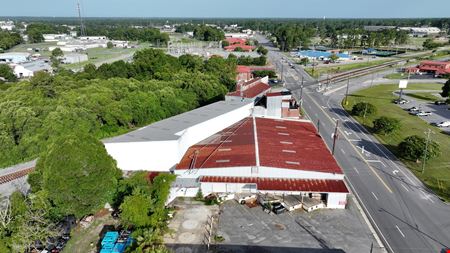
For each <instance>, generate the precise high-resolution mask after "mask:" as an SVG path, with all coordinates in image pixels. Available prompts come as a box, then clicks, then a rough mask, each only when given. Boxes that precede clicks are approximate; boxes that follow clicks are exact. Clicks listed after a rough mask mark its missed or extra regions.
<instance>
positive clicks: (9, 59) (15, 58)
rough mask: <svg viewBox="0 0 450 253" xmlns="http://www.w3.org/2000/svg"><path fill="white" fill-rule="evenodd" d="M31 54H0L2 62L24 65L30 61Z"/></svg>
mask: <svg viewBox="0 0 450 253" xmlns="http://www.w3.org/2000/svg"><path fill="white" fill-rule="evenodd" d="M30 57H31V54H30V53H23V52H10V53H3V54H0V62H6V63H22V62H27V61H29V60H30Z"/></svg>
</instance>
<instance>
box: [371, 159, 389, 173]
mask: <svg viewBox="0 0 450 253" xmlns="http://www.w3.org/2000/svg"><path fill="white" fill-rule="evenodd" d="M366 161H367V162H369V163H381V165H383V167H385V168H386V164H384V163H383V162H382V161H380V160H366ZM394 174H395V173H394Z"/></svg>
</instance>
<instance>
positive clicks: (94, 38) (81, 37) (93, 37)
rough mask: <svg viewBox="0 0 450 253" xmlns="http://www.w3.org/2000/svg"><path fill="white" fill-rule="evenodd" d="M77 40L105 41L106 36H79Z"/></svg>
mask: <svg viewBox="0 0 450 253" xmlns="http://www.w3.org/2000/svg"><path fill="white" fill-rule="evenodd" d="M78 39H79V40H107V39H108V38H106V36H80V37H78Z"/></svg>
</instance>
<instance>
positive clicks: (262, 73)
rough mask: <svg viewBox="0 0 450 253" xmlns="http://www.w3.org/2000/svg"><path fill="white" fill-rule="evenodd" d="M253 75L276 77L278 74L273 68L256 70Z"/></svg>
mask: <svg viewBox="0 0 450 253" xmlns="http://www.w3.org/2000/svg"><path fill="white" fill-rule="evenodd" d="M253 76H255V77H265V76H268V77H269V78H276V77H277V74H276V73H275V71H273V70H255V71H253Z"/></svg>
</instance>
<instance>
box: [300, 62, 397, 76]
mask: <svg viewBox="0 0 450 253" xmlns="http://www.w3.org/2000/svg"><path fill="white" fill-rule="evenodd" d="M389 61H391V60H387V59H383V60H373V61H369V62H367V61H363V62H356V63H348V64H342V65H339V66H327V67H316V68H315V69H314V74H313V68H312V67H308V68H305V70H306V72H308V74H310V75H312V76H313V77H318V76H320V75H322V74H327V73H329V74H330V75H333V74H337V73H342V72H346V71H350V70H355V69H360V68H365V67H371V66H375V65H379V64H382V63H385V62H389Z"/></svg>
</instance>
